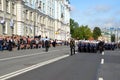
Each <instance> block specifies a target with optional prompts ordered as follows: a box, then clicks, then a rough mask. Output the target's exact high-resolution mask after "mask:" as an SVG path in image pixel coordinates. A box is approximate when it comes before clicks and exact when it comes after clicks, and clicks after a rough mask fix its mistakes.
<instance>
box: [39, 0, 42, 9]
mask: <svg viewBox="0 0 120 80" xmlns="http://www.w3.org/2000/svg"><path fill="white" fill-rule="evenodd" d="M41 5H42V1H40V2H39V4H38V8H39V9H40V10H41Z"/></svg>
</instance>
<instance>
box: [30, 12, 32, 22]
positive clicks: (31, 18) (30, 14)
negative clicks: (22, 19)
mask: <svg viewBox="0 0 120 80" xmlns="http://www.w3.org/2000/svg"><path fill="white" fill-rule="evenodd" d="M30 20H32V12H30Z"/></svg>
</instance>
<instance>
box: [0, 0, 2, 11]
mask: <svg viewBox="0 0 120 80" xmlns="http://www.w3.org/2000/svg"><path fill="white" fill-rule="evenodd" d="M0 10H2V1H1V0H0Z"/></svg>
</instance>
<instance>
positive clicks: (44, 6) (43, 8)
mask: <svg viewBox="0 0 120 80" xmlns="http://www.w3.org/2000/svg"><path fill="white" fill-rule="evenodd" d="M43 12H45V3H43Z"/></svg>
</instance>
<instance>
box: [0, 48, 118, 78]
mask: <svg viewBox="0 0 120 80" xmlns="http://www.w3.org/2000/svg"><path fill="white" fill-rule="evenodd" d="M119 71H120V53H119V50H115V51H105V52H103V53H102V54H99V52H98V53H77V52H76V54H75V55H73V56H69V47H67V46H62V47H61V46H59V47H56V48H50V50H49V51H48V52H45V51H44V49H35V50H23V51H13V52H0V80H6V79H7V80H119V79H120V77H119V75H120V72H119Z"/></svg>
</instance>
